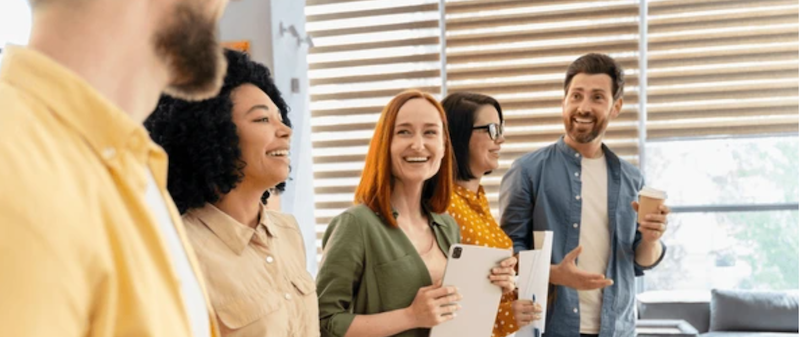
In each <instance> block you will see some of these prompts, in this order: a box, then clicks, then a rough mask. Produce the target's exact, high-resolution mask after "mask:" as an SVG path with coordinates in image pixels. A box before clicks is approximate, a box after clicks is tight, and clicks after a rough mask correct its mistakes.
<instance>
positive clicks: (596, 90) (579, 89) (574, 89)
mask: <svg viewBox="0 0 800 337" xmlns="http://www.w3.org/2000/svg"><path fill="white" fill-rule="evenodd" d="M570 91H580V92H583V91H584V89H583V87H574V88H571V89H570ZM590 91H591V92H595V93H596V92H599V93H605V92H606V89H592V90H590Z"/></svg>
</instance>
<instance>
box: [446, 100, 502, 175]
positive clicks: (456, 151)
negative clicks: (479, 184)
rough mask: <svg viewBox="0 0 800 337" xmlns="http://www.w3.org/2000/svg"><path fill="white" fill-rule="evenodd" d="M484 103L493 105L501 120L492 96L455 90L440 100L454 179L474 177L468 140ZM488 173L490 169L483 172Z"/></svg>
mask: <svg viewBox="0 0 800 337" xmlns="http://www.w3.org/2000/svg"><path fill="white" fill-rule="evenodd" d="M484 105H491V106H494V108H495V109H497V113H498V114H499V115H500V116H499V117H500V122H501V123H502V122H503V109H501V108H500V103H498V102H497V100H496V99H494V98H492V97H489V96H486V95H482V94H477V93H472V92H456V93H452V94H450V95H447V97H445V99H444V100H443V101H442V107H444V112H445V113H446V114H447V124H448V125H449V126H450V140H451V143H452V144H453V155H455V159H456V165H455V166H454V168H455V170H454V172H453V177H455V179H456V180H461V181H469V180H472V179H475V178H476V177H475V175H474V174H472V170H470V168H469V140H470V139H471V138H472V127H473V126H475V113H477V112H478V110H479V109H480V108H481V107H482V106H484ZM489 173H491V171H489V172H486V173H484V174H489Z"/></svg>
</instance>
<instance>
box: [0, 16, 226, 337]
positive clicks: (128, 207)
mask: <svg viewBox="0 0 800 337" xmlns="http://www.w3.org/2000/svg"><path fill="white" fill-rule="evenodd" d="M226 2H227V1H226V0H137V1H128V0H31V1H30V5H31V8H32V10H33V27H32V30H31V38H30V41H29V46H28V47H26V48H23V47H15V46H8V47H7V48H6V49H4V54H5V55H4V57H3V62H2V66H0V162H2V164H1V165H0V179H2V184H0V186H2V187H0V326H1V327H2V331H3V332H2V335H3V336H25V337H38V336H42V337H45V336H46V337H51V336H64V337H72V336H141V337H148V336H164V337H180V336H204V337H205V336H215V335H216V327H215V326H214V325H213V324H214V323H213V322H215V320H214V319H213V316H212V315H213V312H212V311H211V309H210V307H209V306H208V302H207V301H206V297H205V295H204V294H205V291H204V286H203V283H202V277H200V275H199V272H200V269H198V267H197V264H196V262H195V259H194V253H193V252H192V250H191V247H190V245H189V244H188V243H187V241H186V237H185V233H184V230H183V227H182V225H181V223H180V217H179V216H178V212H177V210H176V208H175V205H174V204H173V202H172V200H171V199H170V197H169V194H168V193H167V192H166V181H165V180H166V177H167V158H166V155H165V154H164V152H163V151H162V149H161V148H160V147H158V146H156V145H155V144H154V143H153V142H152V141H151V140H150V138H149V137H148V135H147V132H146V131H145V129H144V128H143V127H142V121H143V120H144V119H145V118H146V117H147V115H148V114H149V113H150V112H151V111H153V109H154V108H155V105H156V103H157V102H158V99H159V95H160V94H161V92H163V91H166V92H167V93H169V94H171V95H175V96H178V97H182V98H189V99H202V98H205V97H210V96H212V95H215V94H216V92H217V91H218V90H219V86H220V85H221V81H222V77H223V76H224V70H225V61H224V57H223V55H222V50H221V48H220V46H219V43H218V42H217V37H216V32H217V21H218V19H219V18H220V16H221V15H222V12H223V9H224V7H225V4H226Z"/></svg>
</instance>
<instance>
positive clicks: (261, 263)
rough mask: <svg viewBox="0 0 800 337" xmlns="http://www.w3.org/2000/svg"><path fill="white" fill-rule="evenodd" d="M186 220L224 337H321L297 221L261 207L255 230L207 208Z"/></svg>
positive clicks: (312, 282) (188, 213)
mask: <svg viewBox="0 0 800 337" xmlns="http://www.w3.org/2000/svg"><path fill="white" fill-rule="evenodd" d="M183 221H184V223H186V231H187V233H188V235H189V240H191V242H192V244H194V246H195V250H196V251H197V258H198V260H199V261H200V265H201V266H202V269H203V271H204V272H205V273H204V275H205V277H206V284H208V292H209V296H210V298H211V302H212V304H213V305H214V308H215V309H216V311H217V316H218V318H219V323H220V324H219V326H220V330H221V332H222V335H223V336H224V337H314V336H319V335H320V332H319V315H318V311H319V308H318V306H317V292H316V286H315V284H314V281H313V280H312V279H311V275H310V274H309V273H308V272H307V271H306V254H305V248H304V244H303V237H302V234H301V233H300V229H299V228H298V226H297V221H295V219H294V217H293V216H291V215H288V214H283V213H280V212H275V211H270V210H267V209H266V207H265V206H263V205H262V206H261V219H260V221H259V223H258V225H257V226H256V228H251V227H249V226H246V225H244V224H242V223H240V222H238V221H236V220H235V219H233V218H231V217H230V216H229V215H228V214H226V213H225V212H222V211H221V210H219V209H218V208H216V207H214V206H213V205H211V204H206V205H205V206H204V207H202V208H196V209H191V210H189V211H188V212H186V214H184V216H183Z"/></svg>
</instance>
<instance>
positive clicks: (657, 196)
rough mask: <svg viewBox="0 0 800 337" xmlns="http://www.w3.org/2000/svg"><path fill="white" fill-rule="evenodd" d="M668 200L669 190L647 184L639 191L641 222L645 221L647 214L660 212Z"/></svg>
mask: <svg viewBox="0 0 800 337" xmlns="http://www.w3.org/2000/svg"><path fill="white" fill-rule="evenodd" d="M664 200H667V192H664V191H660V190H657V189H655V188H652V187H647V186H645V187H644V188H642V190H641V191H639V223H643V222H644V221H645V219H644V216H645V215H647V214H659V213H661V211H659V209H658V208H659V207H661V205H663V204H664Z"/></svg>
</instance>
